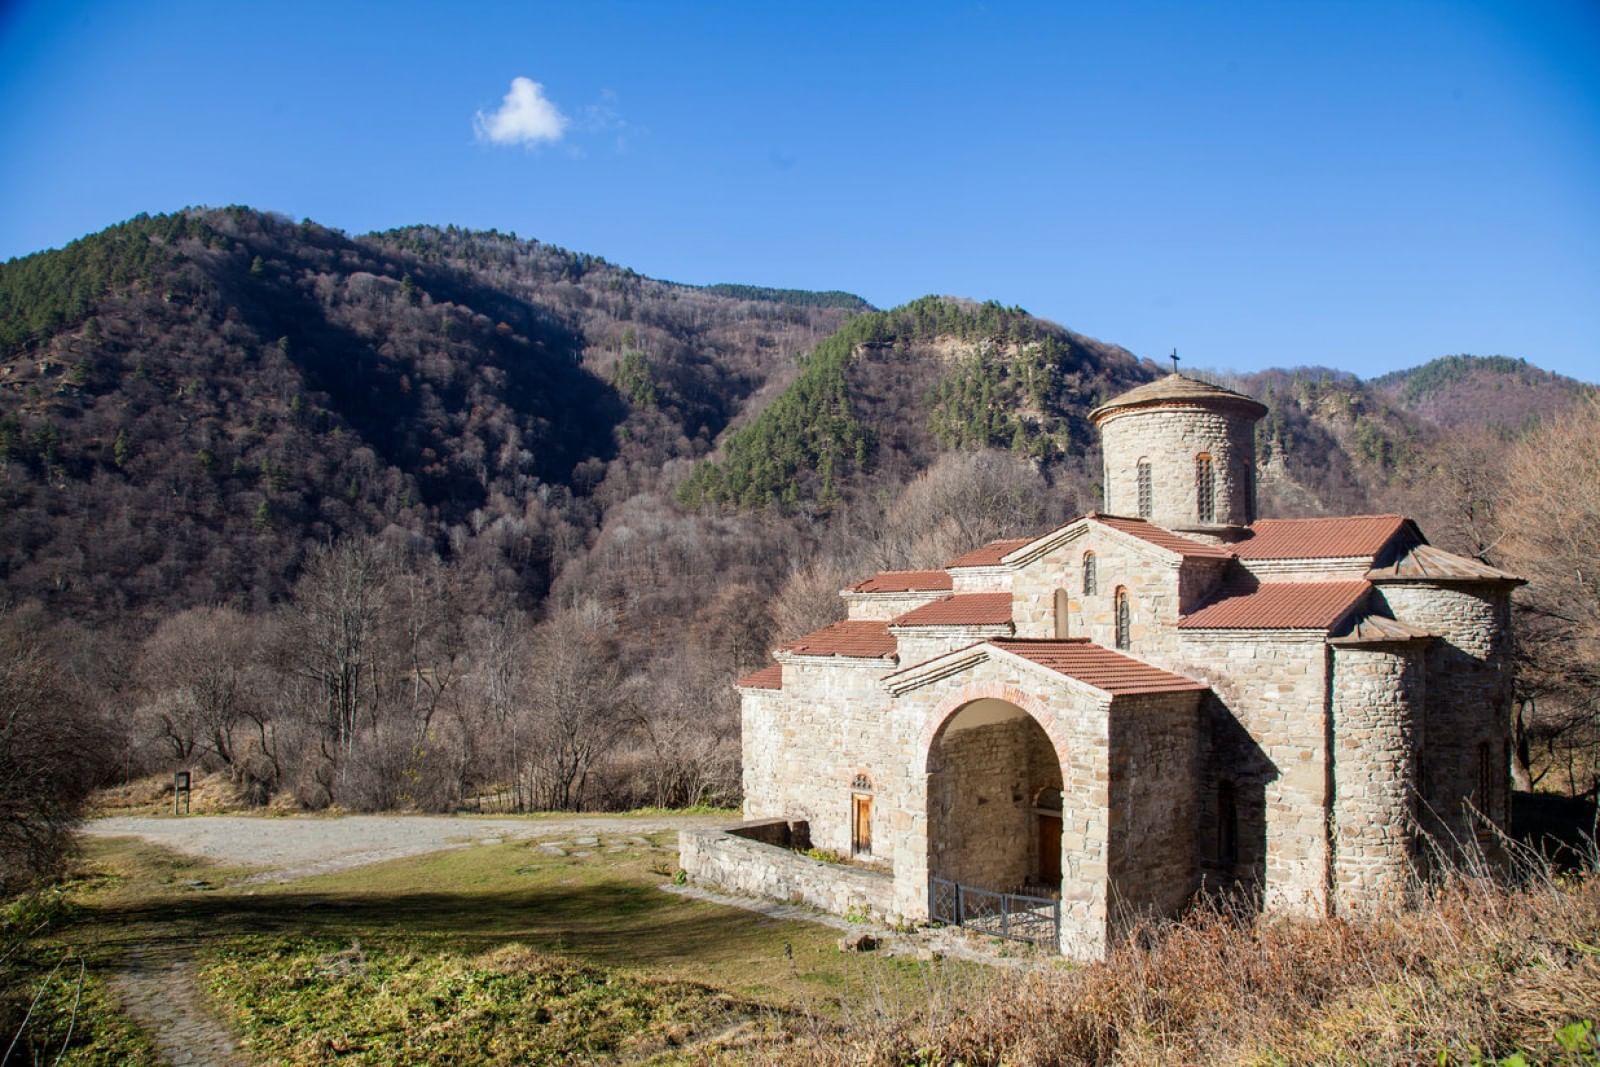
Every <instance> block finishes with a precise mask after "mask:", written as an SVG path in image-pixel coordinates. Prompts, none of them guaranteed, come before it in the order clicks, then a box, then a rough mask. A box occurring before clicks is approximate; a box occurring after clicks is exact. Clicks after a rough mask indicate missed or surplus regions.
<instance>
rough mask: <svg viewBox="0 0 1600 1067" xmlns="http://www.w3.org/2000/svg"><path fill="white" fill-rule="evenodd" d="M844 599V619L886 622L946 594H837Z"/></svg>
mask: <svg viewBox="0 0 1600 1067" xmlns="http://www.w3.org/2000/svg"><path fill="white" fill-rule="evenodd" d="M839 595H840V596H841V597H843V598H844V603H845V613H846V614H845V617H846V618H850V619H874V620H877V621H879V622H887V621H888V620H890V619H892V618H894V617H895V616H896V615H904V614H905V613H906V612H908V611H911V610H912V609H914V608H920V607H922V605H924V604H931V603H933V602H934V601H935V600H943V599H944V598H945V597H946V596H948V595H949V594H948V593H942V592H941V593H926V592H923V593H851V592H844V593H840V594H839Z"/></svg>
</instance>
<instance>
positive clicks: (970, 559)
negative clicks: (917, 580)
mask: <svg viewBox="0 0 1600 1067" xmlns="http://www.w3.org/2000/svg"><path fill="white" fill-rule="evenodd" d="M1036 540H1038V538H1035V537H1008V538H1005V539H1003V540H1000V541H990V542H989V543H988V544H986V545H980V546H978V547H977V548H975V549H973V550H972V551H971V552H968V553H966V554H965V555H961V556H957V557H956V558H955V559H953V560H951V561H950V562H949V563H946V564H945V566H946V567H997V566H999V565H1000V561H1001V560H1002V559H1004V558H1005V557H1006V556H1009V555H1010V554H1011V553H1013V552H1015V551H1016V550H1017V549H1019V548H1021V547H1022V546H1023V545H1028V544H1032V543H1033V542H1034V541H1036Z"/></svg>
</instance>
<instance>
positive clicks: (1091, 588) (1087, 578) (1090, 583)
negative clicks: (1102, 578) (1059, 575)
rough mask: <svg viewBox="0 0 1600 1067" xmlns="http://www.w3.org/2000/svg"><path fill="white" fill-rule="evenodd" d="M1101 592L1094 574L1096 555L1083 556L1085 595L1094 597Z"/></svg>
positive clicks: (1088, 553)
mask: <svg viewBox="0 0 1600 1067" xmlns="http://www.w3.org/2000/svg"><path fill="white" fill-rule="evenodd" d="M1098 592H1099V581H1098V580H1097V579H1096V577H1095V573H1094V553H1093V552H1085V553H1084V554H1083V595H1084V596H1094V595H1096V594H1097V593H1098Z"/></svg>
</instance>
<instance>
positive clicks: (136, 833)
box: [83, 815, 736, 884]
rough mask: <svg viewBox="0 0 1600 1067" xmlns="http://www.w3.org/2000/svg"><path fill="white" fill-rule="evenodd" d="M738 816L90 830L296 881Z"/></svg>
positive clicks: (206, 821)
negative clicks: (489, 848)
mask: <svg viewBox="0 0 1600 1067" xmlns="http://www.w3.org/2000/svg"><path fill="white" fill-rule="evenodd" d="M734 821H736V820H735V819H734V818H733V817H730V816H718V815H656V816H583V815H575V816H572V817H570V818H565V817H563V818H537V819H517V818H500V819H485V818H456V817H451V816H443V815H346V816H342V817H334V818H320V817H310V816H305V817H293V816H291V817H286V818H264V817H255V816H241V815H199V816H191V817H189V818H171V817H158V816H144V815H119V816H114V817H112V818H108V819H95V820H93V821H91V822H89V823H87V824H86V825H85V826H84V828H83V832H84V833H87V834H93V835H97V836H101V837H139V838H143V839H144V840H146V841H150V842H152V843H154V844H157V845H163V846H165V847H167V848H170V849H174V850H175V851H178V852H184V853H187V854H189V855H191V856H200V857H203V858H205V859H209V860H215V861H216V862H218V863H221V864H224V865H226V866H230V867H259V868H262V870H259V871H257V872H256V873H254V874H252V875H250V876H249V877H247V878H245V879H243V881H242V884H250V883H260V882H290V881H294V880H295V879H297V878H307V877H310V876H311V875H315V874H326V873H327V872H329V871H342V870H346V869H348V868H351V867H364V866H366V865H367V864H371V863H382V862H383V861H385V860H392V859H400V858H402V857H405V856H417V855H421V854H423V853H426V852H438V851H441V850H443V849H447V848H464V847H467V846H470V845H474V844H485V845H486V844H499V843H500V842H502V841H509V840H530V839H532V840H537V839H539V838H573V837H582V836H584V835H600V834H604V835H607V836H617V835H625V834H652V833H659V832H661V831H663V830H690V829H697V828H700V827H706V826H721V825H727V824H730V823H732V822H734Z"/></svg>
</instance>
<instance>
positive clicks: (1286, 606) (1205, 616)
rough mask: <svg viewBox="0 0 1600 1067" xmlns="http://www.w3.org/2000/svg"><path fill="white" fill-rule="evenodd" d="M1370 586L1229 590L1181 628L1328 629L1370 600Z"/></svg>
mask: <svg viewBox="0 0 1600 1067" xmlns="http://www.w3.org/2000/svg"><path fill="white" fill-rule="evenodd" d="M1371 588H1372V587H1371V586H1370V585H1368V584H1367V583H1366V582H1360V581H1358V582H1265V583H1263V584H1261V585H1258V586H1256V587H1255V588H1254V589H1248V590H1246V589H1224V590H1223V591H1222V592H1221V593H1220V594H1218V595H1217V596H1216V597H1214V598H1212V599H1211V601H1209V602H1208V603H1206V604H1205V605H1204V606H1202V607H1201V608H1200V610H1198V611H1196V612H1194V613H1193V614H1190V615H1185V616H1184V617H1183V618H1181V619H1179V620H1178V629H1180V630H1327V629H1329V628H1330V627H1332V626H1334V625H1335V624H1337V623H1338V622H1339V621H1341V620H1342V619H1344V618H1346V617H1347V616H1348V615H1349V614H1350V612H1351V610H1352V609H1353V608H1355V607H1356V606H1357V605H1359V604H1360V603H1361V602H1362V601H1363V600H1365V599H1366V596H1367V591H1368V590H1369V589H1371Z"/></svg>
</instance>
